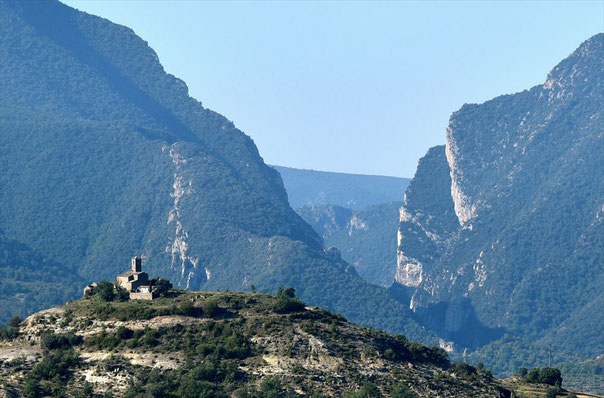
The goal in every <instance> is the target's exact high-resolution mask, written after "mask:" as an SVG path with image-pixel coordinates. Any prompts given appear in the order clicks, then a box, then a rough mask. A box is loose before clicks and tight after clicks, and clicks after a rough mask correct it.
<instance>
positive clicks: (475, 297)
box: [397, 34, 604, 358]
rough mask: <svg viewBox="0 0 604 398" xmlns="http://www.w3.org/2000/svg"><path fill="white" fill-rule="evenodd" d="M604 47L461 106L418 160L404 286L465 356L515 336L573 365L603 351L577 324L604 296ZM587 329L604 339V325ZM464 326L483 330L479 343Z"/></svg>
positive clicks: (407, 222) (405, 239)
mask: <svg viewBox="0 0 604 398" xmlns="http://www.w3.org/2000/svg"><path fill="white" fill-rule="evenodd" d="M603 40H604V35H603V34H599V35H596V36H594V37H592V38H590V39H589V40H587V41H585V42H584V43H583V44H581V46H580V47H579V48H578V49H577V50H576V51H575V52H573V53H572V54H571V55H570V56H569V57H568V58H566V59H565V60H563V61H562V62H560V64H559V65H557V66H556V67H555V68H554V69H553V70H552V71H551V72H550V74H549V75H548V77H547V79H546V81H545V83H544V84H542V85H539V86H536V87H533V88H531V89H530V90H526V91H523V92H521V93H517V94H512V95H504V96H501V97H497V98H495V99H493V100H491V101H488V102H485V103H484V104H480V105H478V104H467V105H464V106H463V107H462V108H461V109H460V110H458V111H457V112H455V113H453V115H452V116H451V119H450V122H449V125H448V127H447V129H446V145H445V147H444V148H443V147H436V148H432V149H431V150H430V151H429V152H428V154H427V155H426V156H425V157H424V158H423V159H422V160H421V161H420V163H419V166H418V169H417V173H416V175H415V177H414V179H413V180H412V181H411V184H410V185H409V188H408V190H407V193H406V195H405V202H404V205H403V207H402V208H401V218H400V221H401V223H400V228H399V229H400V231H399V253H398V269H397V280H398V281H399V283H402V284H403V285H406V286H407V287H408V288H409V294H410V295H411V296H412V299H411V306H412V308H413V309H414V310H415V312H416V314H417V315H418V317H420V318H422V319H423V322H424V324H426V325H435V326H436V329H437V330H438V325H440V328H441V330H440V331H441V332H442V334H443V335H444V336H445V337H447V336H448V337H449V338H451V339H453V340H456V342H457V343H458V344H459V345H460V346H462V347H464V346H465V347H467V346H470V347H474V348H476V347H478V346H481V345H482V344H484V343H486V342H488V341H490V340H492V339H496V338H497V336H499V335H500V334H501V333H504V332H505V333H509V334H511V335H512V336H513V335H518V336H519V335H522V336H524V337H527V336H528V339H529V340H530V341H533V342H536V343H539V344H543V345H545V344H549V343H555V344H556V345H557V347H558V350H559V352H560V355H561V356H564V355H567V357H568V358H570V357H571V356H573V355H581V356H583V357H589V356H595V355H599V354H601V353H602V352H604V345H603V343H604V342H603V341H602V339H601V338H596V337H595V335H594V334H593V333H591V332H587V331H585V325H584V324H582V323H581V322H579V321H578V319H583V320H584V319H585V318H584V316H583V315H580V314H583V313H586V312H587V313H590V314H593V312H592V311H591V310H589V308H593V305H592V303H595V302H597V301H598V300H599V297H601V295H602V292H603V291H604V244H603V240H602V236H604V223H603V222H602V217H601V214H602V205H603V203H604V199H603V195H602V193H603V192H604V179H602V170H604V141H603V138H604V122H603V121H602V109H603V108H604V98H603V92H604V90H603V88H604V87H603V86H604V85H603V77H604V74H603V73H602V71H603V70H604V50H603ZM430 173H431V174H430ZM445 175H446V177H445ZM436 205H438V206H439V207H436ZM460 309H461V310H460ZM588 323H589V324H590V326H589V328H595V330H600V331H602V328H603V325H604V318H603V317H602V315H601V314H598V315H596V316H594V317H593V318H592V319H591V320H590V321H589V322H588ZM561 324H562V325H564V326H563V327H559V325H561ZM456 330H457V331H460V330H461V331H465V332H466V333H473V332H474V331H476V330H480V332H479V333H478V334H476V335H475V336H474V337H473V338H472V339H470V340H469V341H468V339H467V338H465V340H464V337H463V336H462V335H461V334H459V335H457V334H456V333H457V332H456ZM569 333H572V334H573V335H574V338H572V339H569V338H568V336H569ZM456 335H457V337H454V336H456Z"/></svg>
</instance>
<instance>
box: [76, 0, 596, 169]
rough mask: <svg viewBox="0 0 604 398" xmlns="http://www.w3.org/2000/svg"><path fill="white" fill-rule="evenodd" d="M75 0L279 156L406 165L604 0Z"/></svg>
mask: <svg viewBox="0 0 604 398" xmlns="http://www.w3.org/2000/svg"><path fill="white" fill-rule="evenodd" d="M65 3H67V4H69V5H71V6H74V7H76V8H79V9H81V10H83V11H87V12H89V13H92V14H96V15H100V16H102V17H105V18H108V19H110V20H112V21H114V22H116V23H120V24H123V25H127V26H129V27H131V28H132V29H134V31H135V32H136V33H137V34H138V35H139V36H141V37H142V38H143V39H145V40H146V41H148V42H149V44H150V45H151V47H153V49H155V51H156V52H157V54H158V56H159V59H160V60H161V62H162V64H163V65H164V68H165V69H166V71H168V72H169V73H172V74H174V75H175V76H177V77H179V78H181V79H183V80H184V81H185V82H186V83H187V85H188V86H189V92H190V94H191V95H192V96H193V97H195V98H197V99H198V100H200V101H202V103H203V104H204V106H206V107H208V108H211V109H213V110H215V111H218V112H220V113H221V114H223V115H225V116H226V117H227V118H229V119H230V120H232V121H233V122H234V123H235V125H236V126H237V127H238V128H240V129H241V130H243V131H244V132H245V133H246V134H248V135H250V136H251V137H252V138H253V139H254V141H255V143H256V145H257V146H258V148H259V150H260V153H261V155H262V156H263V157H264V160H265V161H266V162H267V163H269V164H278V165H283V166H292V167H300V168H312V169H316V170H330V171H343V172H352V173H364V174H385V175H396V176H405V177H411V176H413V174H414V172H415V167H416V165H417V160H418V159H419V158H420V157H421V156H422V155H423V154H424V153H425V152H426V150H427V149H428V148H429V147H431V146H433V145H438V144H443V143H444V140H445V128H446V126H447V123H448V119H449V115H450V114H451V112H453V111H455V110H457V109H458V108H459V107H460V106H461V105H462V104H463V103H466V102H483V101H486V100H488V99H490V98H492V97H494V96H497V95H500V94H506V93H513V92H517V91H521V90H524V89H527V88H529V87H531V86H533V85H536V84H541V83H542V82H543V81H544V80H545V77H546V74H547V73H548V72H549V70H550V69H551V68H553V67H554V66H555V65H556V64H557V63H558V62H559V61H560V60H562V59H563V58H564V57H566V56H567V55H568V54H569V53H570V52H572V51H573V50H574V49H575V48H576V47H577V46H578V45H579V44H580V43H581V42H582V41H584V40H585V39H587V38H588V37H590V36H592V35H593V34H596V33H598V32H601V31H603V30H604V26H603V24H604V22H603V20H604V6H603V4H604V2H602V1H591V2H579V1H573V2H561V1H555V2H547V1H538V2H520V1H517V2H512V1H509V2H197V1H141V0H137V1H90V0H86V1H76V0H69V1H65Z"/></svg>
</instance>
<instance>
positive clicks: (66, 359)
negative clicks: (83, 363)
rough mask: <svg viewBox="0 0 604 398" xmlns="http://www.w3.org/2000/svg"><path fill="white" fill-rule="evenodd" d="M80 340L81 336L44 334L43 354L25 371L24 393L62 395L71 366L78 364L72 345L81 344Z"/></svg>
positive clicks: (26, 394)
mask: <svg viewBox="0 0 604 398" xmlns="http://www.w3.org/2000/svg"><path fill="white" fill-rule="evenodd" d="M81 341H82V339H81V337H76V336H74V335H55V334H47V335H45V336H44V337H43V338H42V342H41V345H42V348H43V349H44V356H43V358H42V360H41V361H40V362H38V363H37V364H36V365H35V366H34V367H33V369H32V370H31V371H30V372H29V373H27V376H26V378H25V383H24V389H23V392H24V395H25V396H26V397H27V398H37V397H41V396H51V397H64V396H65V392H66V384H67V383H68V381H69V380H70V378H71V376H72V373H73V368H74V367H76V366H77V365H79V364H80V358H79V355H78V354H77V352H76V351H75V350H74V348H73V347H74V346H76V345H79V344H81Z"/></svg>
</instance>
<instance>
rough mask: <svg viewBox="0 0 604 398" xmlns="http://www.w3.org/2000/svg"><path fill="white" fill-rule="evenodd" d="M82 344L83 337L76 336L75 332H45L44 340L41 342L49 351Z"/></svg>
mask: <svg viewBox="0 0 604 398" xmlns="http://www.w3.org/2000/svg"><path fill="white" fill-rule="evenodd" d="M80 344H82V337H81V336H76V335H75V334H73V333H66V334H54V333H50V334H45V335H44V336H42V341H41V342H40V345H41V346H42V348H43V349H45V350H47V351H52V350H61V349H65V348H71V347H73V346H77V345H80Z"/></svg>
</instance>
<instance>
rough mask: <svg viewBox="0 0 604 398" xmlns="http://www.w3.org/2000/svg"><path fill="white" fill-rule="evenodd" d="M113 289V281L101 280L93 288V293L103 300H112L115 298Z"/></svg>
mask: <svg viewBox="0 0 604 398" xmlns="http://www.w3.org/2000/svg"><path fill="white" fill-rule="evenodd" d="M113 290H114V287H113V283H111V282H107V281H101V282H99V284H98V285H97V286H96V288H95V289H94V295H95V296H98V297H100V299H101V300H103V301H113V300H114V299H115V292H114V291H113Z"/></svg>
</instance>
